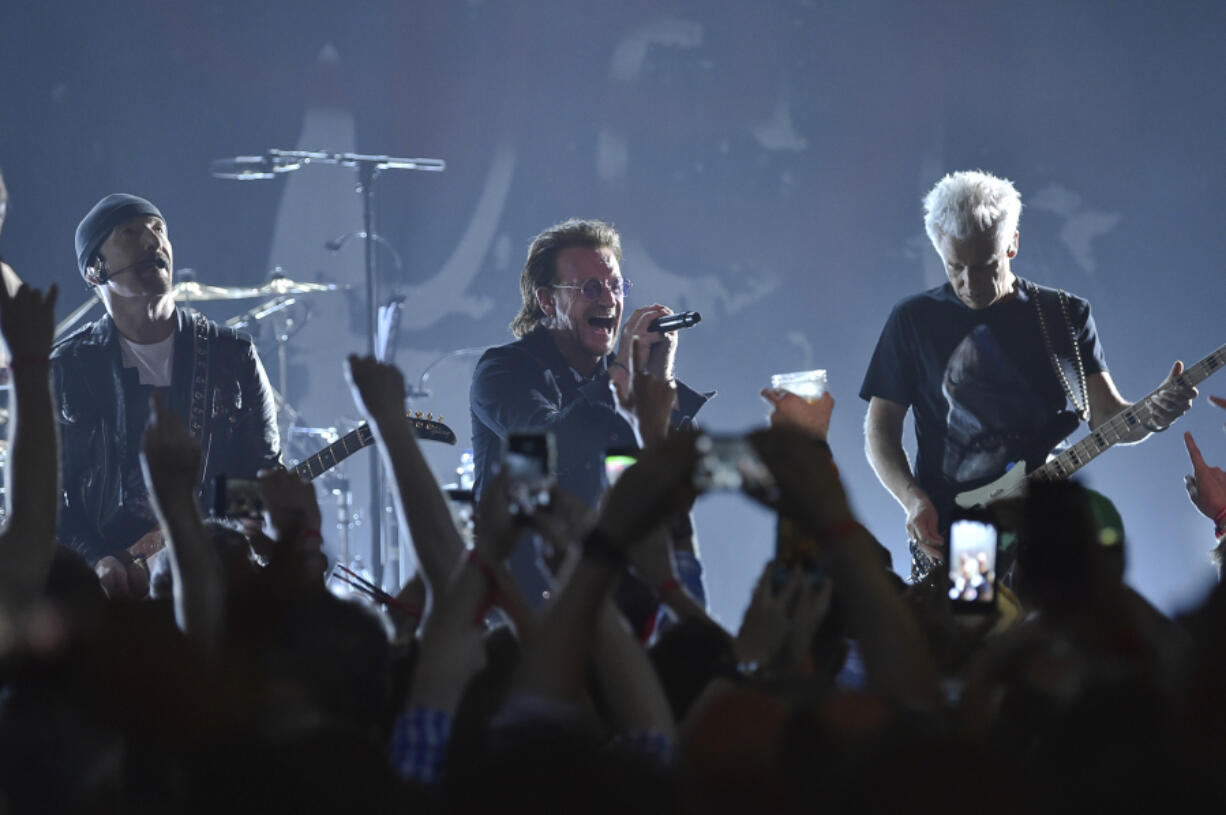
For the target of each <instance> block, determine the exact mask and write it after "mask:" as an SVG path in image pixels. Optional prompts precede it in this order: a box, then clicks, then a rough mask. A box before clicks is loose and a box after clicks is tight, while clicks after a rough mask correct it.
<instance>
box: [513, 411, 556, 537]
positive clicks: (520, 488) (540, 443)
mask: <svg viewBox="0 0 1226 815" xmlns="http://www.w3.org/2000/svg"><path fill="white" fill-rule="evenodd" d="M556 462H557V453H556V452H555V449H554V441H553V434H552V433H549V432H548V431H546V432H544V433H534V432H515V433H508V434H507V437H506V439H504V440H503V444H502V471H503V472H504V473H506V474H507V477H508V485H507V493H508V494H507V499H508V501H509V502H510V510H511V514H512V515H514V516H519V517H522V516H526V515H531V514H532V513H533V512H536V511H537V510H538V509H545V508H547V507H548V506H549V491H550V489H552V488H553V485H554V482H555V480H556V470H557V465H556Z"/></svg>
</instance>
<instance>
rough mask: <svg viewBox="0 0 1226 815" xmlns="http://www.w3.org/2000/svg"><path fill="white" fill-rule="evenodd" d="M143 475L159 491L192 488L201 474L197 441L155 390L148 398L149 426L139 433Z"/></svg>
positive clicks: (193, 489) (191, 490) (188, 489)
mask: <svg viewBox="0 0 1226 815" xmlns="http://www.w3.org/2000/svg"><path fill="white" fill-rule="evenodd" d="M141 454H142V455H141V465H142V466H143V467H144V470H145V479H146V481H147V482H148V483H149V484H150V485H151V486H152V488H154V489H156V490H157V491H158V492H159V493H164V492H166V491H169V490H179V491H184V490H186V491H187V492H188V493H191V492H193V491H195V489H196V481H197V479H198V478H199V477H200V444H199V443H198V442H197V441H196V440H195V439H194V438H193V437H192V434H191V433H189V432H188V430H187V426H186V425H184V424H183V420H182V419H180V418H179V417H178V416H176V415H175V414H173V413H171V412H170V411H169V410H167V409H166V403H165V401H164V400H163V398H162V395H161V394H160V393H158V392H157V391H154V392H153V395H152V396H151V397H150V400H149V426H148V427H147V428H145V434H144V436H142V437H141Z"/></svg>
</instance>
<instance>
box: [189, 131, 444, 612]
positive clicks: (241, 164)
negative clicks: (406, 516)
mask: <svg viewBox="0 0 1226 815" xmlns="http://www.w3.org/2000/svg"><path fill="white" fill-rule="evenodd" d="M307 164H340V165H342V166H345V167H353V168H354V169H356V170H357V174H358V183H357V192H358V194H359V195H361V196H362V232H364V233H365V238H364V240H363V245H364V247H365V250H366V251H365V255H366V307H367V325H366V341H367V342H366V353H368V354H370V355H371V356H375V353H376V350H377V346H376V343H377V336H376V335H377V333H378V326H379V313H378V311H379V297H378V294H379V291H378V277H377V275H376V271H377V269H376V264H377V260H378V259H377V257H376V252H375V247H376V236H375V235H376V233H375V189H374V186H375V179H376V178H378V176H379V173H380V172H382V171H383V170H425V171H427V172H442V171H443V170H445V169H446V168H447V164H446V162H444V161H443V160H441V159H433V158H393V157H391V156H375V155H365V154H360V153H327V152H315V151H308V150H278V149H275V148H274V149H272V150H268V151H267V152H266V153H265V154H264V155H262V156H237V157H235V158H231V159H218V160H215V161H214V162H213V163H212V167H211V172H212V174H213V176H214V177H215V178H229V179H234V180H237V181H248V180H256V179H264V178H274V177H275V176H276V175H278V174H280V173H287V172H291V171H293V170H297V169H299V168H301V167H303V166H305V165H307ZM381 472H382V471H381V470H380V463H379V457H378V456H371V457H370V533H371V541H370V543H371V549H370V551H371V560H372V562H371V566H372V568H373V569H374V578H375V580H374V582H375V583H376V584H378V585H383V566H384V556H385V555H387V554H389V553H394V557H395V559H396V561H397V562H398V561H399V557H400V553H399V549H398V546H397V543H398V542H395V541H394V542H393V545H392V546H390V547H389V546H387V542H386V541H384V539H383V534H382V530H383V505H384V501H383V489H382V486H381V485H382V478H381ZM397 588H399V587H397Z"/></svg>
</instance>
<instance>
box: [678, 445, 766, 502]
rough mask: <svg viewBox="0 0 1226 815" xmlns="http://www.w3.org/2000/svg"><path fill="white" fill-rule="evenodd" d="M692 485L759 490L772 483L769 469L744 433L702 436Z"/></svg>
mask: <svg viewBox="0 0 1226 815" xmlns="http://www.w3.org/2000/svg"><path fill="white" fill-rule="evenodd" d="M696 446H697V448H698V452H699V453H700V454H701V458H699V460H698V465H697V466H696V467H695V468H694V486H695V488H697V489H699V490H703V491H707V490H739V489H746V490H750V491H754V490H757V491H762V490H765V489H769V488H771V487H773V486H774V483H775V480H774V478H773V477H771V474H770V470H768V469H767V468H766V465H765V464H763V463H762V459H760V458H758V454H757V452H756V451H755V450H754V449H753V445H752V444H750V443H749V439H747V438H745V437H744V436H701V437H699V439H698V441H697V442H696Z"/></svg>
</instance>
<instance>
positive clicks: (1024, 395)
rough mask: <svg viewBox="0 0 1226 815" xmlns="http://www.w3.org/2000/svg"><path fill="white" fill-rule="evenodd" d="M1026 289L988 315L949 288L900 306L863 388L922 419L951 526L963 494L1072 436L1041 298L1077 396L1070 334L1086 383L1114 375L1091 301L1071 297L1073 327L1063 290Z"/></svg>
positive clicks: (933, 481) (929, 466)
mask: <svg viewBox="0 0 1226 815" xmlns="http://www.w3.org/2000/svg"><path fill="white" fill-rule="evenodd" d="M1017 290H1018V293H1017V294H1016V296H1014V297H1012V298H1011V299H1009V300H1007V301H1005V302H1002V303H998V304H996V305H994V306H991V307H989V308H986V309H978V310H976V309H971V308H968V307H967V306H966V305H965V304H964V303H963V302H962V301H961V300H959V299H958V297H957V295H955V294H954V291H953V288H952V287H951V286H950V285H949V284H948V283H947V284H945V285H943V286H939V287H937V288H935V289H930V290H928V291H926V292H923V293H922V294H918V295H915V296H913V297H908V298H907V299H905V300H903V301H902V302H900V303H898V305H896V306H895V307H894V310H893V311H892V312H891V313H890V317H889V319H888V320H887V321H886V324H885V327H884V328H883V329H882V331H881V338H880V339H879V340H878V341H877V348H876V350H875V351H874V352H873V358H872V361H871V362H870V363H869V367H868V372H867V373H866V374H865V376H864V384H863V385H862V386H861V388H860V397H861V398H862V399H865V400H869V399H871V398H872V397H874V396H876V397H880V398H882V399H888V400H890V401H891V402H896V403H898V404H900V405H904V406H906V407H909V408H911V410H912V411H913V414H914V419H915V435H916V442H917V446H918V450H917V455H916V462H915V475H916V480H917V481H918V482H919V485H920V486H921V487H922V488H923V489H924V491H925V492H927V493H928V495H929V497H930V498H932V501H933V503H934V504H935V505H936V507H937V510H938V512H939V513H940V515H941V524H942V528H944V525H945V524H946V523H947V522H948V513H949V509H950V508H951V507H952V503H953V498H954V496H955V495H957V493H959V492H961V491H962V490H965V489H971V488H974V487H977V486H981V485H983V484H986V483H989V482H990V481H992V480H994V479H995V478H997V477H999V476H1000V475H1001V474H1002V473H1004V472H1005V470H1007V469H1008V465H1010V464H1011V463H1013V462H1015V461H1019V460H1022V459H1030V460H1031V462H1032V465H1033V464H1034V463H1039V462H1041V461H1042V456H1043V455H1044V454H1045V453H1046V452H1047V450H1046V449H1042V448H1045V447H1046V448H1048V449H1050V447H1051V446H1053V445H1054V444H1055V443H1056V442H1057V441H1059V438H1060V436H1061V435H1062V434H1060V433H1058V432H1057V431H1056V429H1057V428H1059V427H1060V425H1061V424H1065V432H1067V430H1068V424H1067V422H1068V417H1067V414H1065V415H1064V416H1063V417H1062V416H1061V413H1062V412H1063V411H1065V410H1066V407H1067V401H1068V400H1067V399H1066V397H1065V394H1064V390H1063V388H1062V386H1061V384H1060V380H1059V379H1058V378H1057V374H1056V372H1055V370H1054V368H1053V365H1052V360H1051V358H1050V356H1049V355H1048V352H1047V347H1046V345H1045V343H1044V340H1043V333H1042V330H1041V329H1040V325H1039V317H1038V314H1037V313H1036V311H1035V306H1034V302H1033V297H1034V294H1035V292H1036V291H1037V292H1038V297H1039V299H1040V302H1042V303H1043V305H1044V314H1045V315H1046V321H1047V326H1048V331H1049V332H1050V334H1051V339H1052V342H1053V343H1054V345H1055V348H1056V351H1057V353H1058V354H1059V355H1060V357H1061V359H1062V360H1063V365H1064V367H1065V370H1066V376H1067V378H1068V381H1069V382H1070V384H1071V385H1072V387H1073V389H1074V392H1078V385H1077V382H1076V379H1077V375H1076V373H1075V371H1074V364H1073V363H1072V361H1071V360H1072V338H1071V335H1070V327H1071V329H1072V332H1074V333H1075V334H1076V337H1077V343H1078V345H1079V347H1080V349H1081V358H1082V362H1083V365H1084V369H1085V375H1086V376H1087V377H1088V376H1090V375H1091V374H1094V373H1099V372H1102V371H1105V370H1107V363H1106V359H1105V358H1104V355H1103V350H1102V347H1101V345H1100V344H1099V341H1098V333H1097V331H1096V330H1095V327H1094V319H1093V317H1091V316H1090V304H1089V303H1088V302H1086V301H1085V300H1083V299H1082V298H1080V297H1076V296H1073V295H1069V296H1068V318H1069V319H1068V321H1067V322H1066V321H1065V319H1064V317H1063V314H1062V309H1061V308H1060V305H1059V300H1058V296H1057V293H1056V291H1055V290H1054V289H1048V288H1044V287H1039V286H1035V285H1034V284H1032V283H1027V282H1025V281H1020V280H1019V285H1018V287H1017ZM1078 396H1079V398H1080V393H1078ZM1062 419H1063V421H1062ZM1053 436H1054V437H1053ZM1036 455H1037V456H1038V462H1035V461H1034V460H1033V459H1034V457H1035V456H1036Z"/></svg>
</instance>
